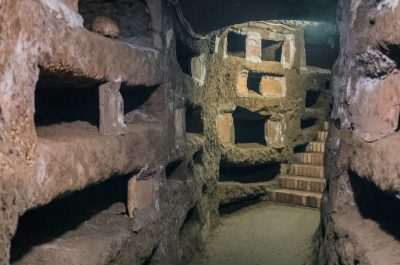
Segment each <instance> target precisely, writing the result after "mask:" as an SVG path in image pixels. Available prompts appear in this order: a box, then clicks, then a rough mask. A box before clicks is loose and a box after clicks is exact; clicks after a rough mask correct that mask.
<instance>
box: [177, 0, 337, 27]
mask: <svg viewBox="0 0 400 265" xmlns="http://www.w3.org/2000/svg"><path fill="white" fill-rule="evenodd" d="M180 3H181V6H182V9H183V13H184V15H185V17H186V19H187V20H188V21H189V23H190V24H191V25H192V27H193V29H194V30H195V31H196V32H199V33H207V32H210V31H213V30H216V29H220V28H223V27H225V26H229V25H233V24H239V23H243V22H247V21H255V20H273V19H294V20H311V21H325V22H331V23H335V21H336V5H337V0H200V1H194V0H180Z"/></svg>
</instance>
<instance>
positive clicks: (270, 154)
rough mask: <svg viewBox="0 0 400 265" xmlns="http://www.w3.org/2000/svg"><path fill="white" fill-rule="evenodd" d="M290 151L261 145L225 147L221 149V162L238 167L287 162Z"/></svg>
mask: <svg viewBox="0 0 400 265" xmlns="http://www.w3.org/2000/svg"><path fill="white" fill-rule="evenodd" d="M290 156H291V150H290V149H289V148H285V149H275V148H272V147H267V146H265V145H261V144H248V145H247V144H242V145H227V146H225V147H224V148H223V149H222V160H223V161H224V162H227V163H232V164H240V165H256V164H265V163H272V162H276V161H287V160H288V159H289V158H290Z"/></svg>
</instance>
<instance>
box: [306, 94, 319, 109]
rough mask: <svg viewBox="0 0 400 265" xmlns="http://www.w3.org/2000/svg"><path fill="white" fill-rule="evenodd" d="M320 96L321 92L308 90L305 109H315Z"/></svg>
mask: <svg viewBox="0 0 400 265" xmlns="http://www.w3.org/2000/svg"><path fill="white" fill-rule="evenodd" d="M320 95H321V91H316V90H308V91H307V92H306V101H305V107H306V108H311V107H313V106H314V105H315V104H317V102H318V99H319V97H320Z"/></svg>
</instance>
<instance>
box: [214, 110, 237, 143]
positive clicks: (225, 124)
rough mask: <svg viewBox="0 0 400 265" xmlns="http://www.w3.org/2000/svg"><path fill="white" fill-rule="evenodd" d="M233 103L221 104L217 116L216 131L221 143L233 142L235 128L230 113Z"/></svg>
mask: <svg viewBox="0 0 400 265" xmlns="http://www.w3.org/2000/svg"><path fill="white" fill-rule="evenodd" d="M235 108H236V107H235V106H234V105H226V106H221V107H220V109H219V114H218V116H217V133H218V137H219V139H220V141H221V142H222V144H233V143H235V128H234V125H233V116H232V113H233V111H235Z"/></svg>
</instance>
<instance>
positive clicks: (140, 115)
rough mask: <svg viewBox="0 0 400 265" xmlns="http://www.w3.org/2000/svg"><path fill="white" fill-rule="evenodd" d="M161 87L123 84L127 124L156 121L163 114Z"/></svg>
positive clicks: (121, 90)
mask: <svg viewBox="0 0 400 265" xmlns="http://www.w3.org/2000/svg"><path fill="white" fill-rule="evenodd" d="M160 90H161V89H160V87H159V86H152V87H147V86H143V85H142V86H130V85H128V84H125V83H123V84H121V89H120V93H121V96H122V98H123V100H124V115H125V117H124V120H125V123H135V122H149V121H155V120H156V119H157V117H158V116H159V115H160V114H161V113H162V112H163V106H164V104H163V101H162V100H163V97H162V93H161V92H162V91H160Z"/></svg>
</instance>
